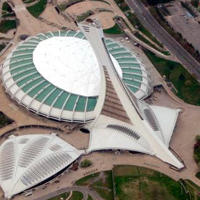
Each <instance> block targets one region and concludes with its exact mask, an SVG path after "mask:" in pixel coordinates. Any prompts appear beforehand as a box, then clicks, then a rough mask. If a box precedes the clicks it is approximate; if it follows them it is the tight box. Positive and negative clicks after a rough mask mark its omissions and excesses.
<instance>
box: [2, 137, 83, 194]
mask: <svg viewBox="0 0 200 200" xmlns="http://www.w3.org/2000/svg"><path fill="white" fill-rule="evenodd" d="M81 153H82V151H79V150H77V149H76V148H74V147H73V146H71V145H70V144H68V143H66V142H65V141H64V140H62V139H60V138H59V137H57V136H56V135H55V134H51V135H42V134H38V135H36V134H34V135H24V136H17V137H15V136H11V137H10V138H9V139H8V140H6V141H5V142H4V143H3V144H2V145H1V146H0V185H1V187H2V189H3V191H4V193H5V197H6V198H11V197H12V196H13V195H15V194H18V193H20V192H22V191H24V190H27V189H29V188H31V187H33V186H35V185H37V184H39V183H41V182H42V181H44V180H46V179H48V178H50V177H51V176H53V175H55V174H56V173H58V172H59V171H61V170H62V169H64V168H66V167H67V166H69V165H70V164H71V163H72V162H73V161H74V160H76V159H77V158H78V157H79V156H80V155H81Z"/></svg>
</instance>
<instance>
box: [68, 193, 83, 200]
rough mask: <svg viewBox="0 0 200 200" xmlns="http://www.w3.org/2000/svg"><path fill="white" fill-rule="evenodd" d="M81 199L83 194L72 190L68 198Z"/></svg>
mask: <svg viewBox="0 0 200 200" xmlns="http://www.w3.org/2000/svg"><path fill="white" fill-rule="evenodd" d="M82 199H83V194H82V193H81V192H78V191H73V193H72V196H71V198H70V200H82Z"/></svg>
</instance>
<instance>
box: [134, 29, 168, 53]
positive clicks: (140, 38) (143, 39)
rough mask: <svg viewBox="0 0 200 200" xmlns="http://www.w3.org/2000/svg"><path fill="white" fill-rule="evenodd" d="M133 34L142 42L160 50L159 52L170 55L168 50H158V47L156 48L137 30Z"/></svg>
mask: <svg viewBox="0 0 200 200" xmlns="http://www.w3.org/2000/svg"><path fill="white" fill-rule="evenodd" d="M135 36H136V37H137V38H138V39H139V40H141V41H143V42H144V43H146V44H148V45H149V46H151V47H153V48H154V49H156V50H157V51H160V52H161V53H163V54H164V55H167V56H168V55H170V53H169V52H168V51H163V50H160V49H159V48H157V46H155V45H154V44H153V43H151V42H150V41H149V40H147V39H146V38H145V37H143V36H142V35H141V34H140V33H139V32H136V33H135Z"/></svg>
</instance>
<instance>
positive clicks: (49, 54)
mask: <svg viewBox="0 0 200 200" xmlns="http://www.w3.org/2000/svg"><path fill="white" fill-rule="evenodd" d="M111 58H112V61H113V63H114V65H115V67H116V70H117V71H118V73H119V75H120V77H121V78H122V70H121V68H120V66H119V64H118V62H117V61H116V59H115V58H114V57H113V56H112V55H111ZM33 62H34V64H35V67H36V69H37V70H38V72H39V73H40V74H41V75H42V76H43V77H44V78H45V79H46V80H48V81H49V82H51V83H52V84H53V85H55V86H57V87H59V88H61V89H63V90H65V91H68V92H71V93H73V94H77V95H82V96H87V97H89V96H98V95H99V91H100V86H101V82H100V81H101V76H100V70H99V66H98V61H97V58H96V56H95V54H94V51H93V49H92V47H91V45H90V44H89V42H88V41H87V40H81V39H79V38H75V37H53V38H49V39H47V40H43V41H41V42H40V43H39V44H38V46H37V47H36V48H35V50H34V51H33ZM91 74H92V76H91Z"/></svg>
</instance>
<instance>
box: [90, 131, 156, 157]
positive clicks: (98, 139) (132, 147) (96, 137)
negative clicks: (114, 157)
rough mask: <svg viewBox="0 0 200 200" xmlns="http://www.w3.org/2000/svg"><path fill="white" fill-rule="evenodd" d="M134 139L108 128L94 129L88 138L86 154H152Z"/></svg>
mask: <svg viewBox="0 0 200 200" xmlns="http://www.w3.org/2000/svg"><path fill="white" fill-rule="evenodd" d="M140 143H141V142H138V141H137V140H135V139H134V138H132V137H130V136H128V135H126V134H124V133H122V132H120V131H117V130H113V129H109V128H94V129H92V133H91V136H90V144H89V148H88V149H87V151H88V152H91V151H97V150H110V149H117V150H120V149H121V150H128V151H137V152H141V153H148V154H152V152H151V151H149V150H148V149H146V148H145V147H144V146H142V145H141V144H140Z"/></svg>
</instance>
